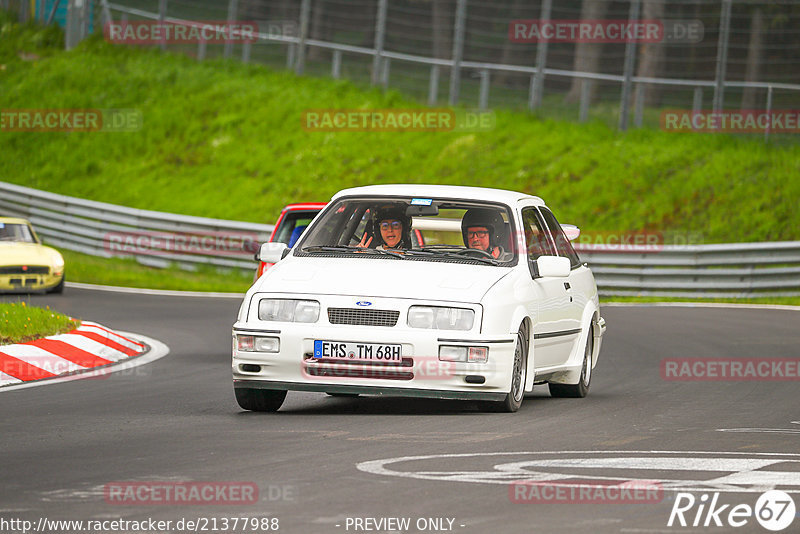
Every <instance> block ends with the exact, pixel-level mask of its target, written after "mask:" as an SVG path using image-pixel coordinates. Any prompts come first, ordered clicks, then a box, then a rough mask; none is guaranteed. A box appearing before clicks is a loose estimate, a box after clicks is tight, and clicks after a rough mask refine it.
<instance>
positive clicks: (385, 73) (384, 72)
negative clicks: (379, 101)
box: [381, 57, 392, 89]
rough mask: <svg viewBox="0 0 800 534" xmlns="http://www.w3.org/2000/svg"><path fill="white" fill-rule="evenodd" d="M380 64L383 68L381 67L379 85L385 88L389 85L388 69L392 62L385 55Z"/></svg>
mask: <svg viewBox="0 0 800 534" xmlns="http://www.w3.org/2000/svg"><path fill="white" fill-rule="evenodd" d="M382 64H383V68H382V69H381V86H383V88H384V89H386V88H387V87H389V69H390V67H391V64H392V62H391V60H389V58H388V57H385V58H383V61H382Z"/></svg>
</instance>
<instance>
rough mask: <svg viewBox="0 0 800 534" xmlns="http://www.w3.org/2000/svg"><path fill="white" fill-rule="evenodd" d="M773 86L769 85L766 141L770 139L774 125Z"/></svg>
mask: <svg viewBox="0 0 800 534" xmlns="http://www.w3.org/2000/svg"><path fill="white" fill-rule="evenodd" d="M771 115H772V86H771V85H770V86H769V87H767V117H769V121H767V127H766V128H764V142H765V143H766V142H767V141H769V134H770V128H771V127H772V117H771Z"/></svg>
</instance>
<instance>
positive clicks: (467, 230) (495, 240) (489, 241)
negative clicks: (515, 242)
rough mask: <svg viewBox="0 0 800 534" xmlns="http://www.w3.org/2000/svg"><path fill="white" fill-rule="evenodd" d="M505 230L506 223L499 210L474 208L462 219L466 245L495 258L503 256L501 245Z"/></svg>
mask: <svg viewBox="0 0 800 534" xmlns="http://www.w3.org/2000/svg"><path fill="white" fill-rule="evenodd" d="M504 230H505V223H504V222H503V218H502V217H501V216H500V214H499V213H498V212H497V210H493V209H488V208H472V209H470V210H467V212H466V213H465V214H464V218H463V219H461V235H462V237H463V238H464V245H466V246H467V247H469V248H474V249H478V250H482V251H484V252H486V253H487V254H491V255H492V257H493V258H499V257H500V256H501V255H503V252H504V251H503V247H502V246H501V245H500V243H501V242H502V235H503V232H504Z"/></svg>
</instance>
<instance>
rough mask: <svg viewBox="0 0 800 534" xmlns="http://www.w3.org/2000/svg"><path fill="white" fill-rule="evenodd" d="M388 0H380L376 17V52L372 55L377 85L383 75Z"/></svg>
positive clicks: (374, 77)
mask: <svg viewBox="0 0 800 534" xmlns="http://www.w3.org/2000/svg"><path fill="white" fill-rule="evenodd" d="M388 3H389V2H388V0H378V16H377V17H376V19H375V54H374V55H373V56H372V80H371V82H372V85H377V83H378V82H379V81H380V77H381V75H382V74H381V60H382V56H383V43H384V40H385V38H386V9H387V7H388Z"/></svg>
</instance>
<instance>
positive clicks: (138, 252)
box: [0, 182, 273, 270]
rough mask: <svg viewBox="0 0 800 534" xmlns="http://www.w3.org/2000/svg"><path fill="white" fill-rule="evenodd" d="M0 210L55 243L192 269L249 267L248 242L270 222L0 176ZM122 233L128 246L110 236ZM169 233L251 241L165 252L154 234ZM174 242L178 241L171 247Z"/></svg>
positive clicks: (266, 232)
mask: <svg viewBox="0 0 800 534" xmlns="http://www.w3.org/2000/svg"><path fill="white" fill-rule="evenodd" d="M0 215H6V216H11V217H23V218H25V219H28V220H30V221H31V223H33V225H34V228H35V229H36V231H37V233H39V234H40V235H41V236H43V237H44V238H45V240H46V241H47V243H48V244H51V245H54V246H56V247H61V248H65V249H67V250H74V251H76V252H82V253H84V254H91V255H92V256H101V257H106V258H108V257H112V256H113V257H127V258H135V259H136V261H138V262H139V263H141V264H143V265H148V266H152V267H162V268H163V267H167V266H169V265H170V264H171V263H172V262H175V263H177V265H178V266H179V267H181V268H183V269H187V270H195V269H196V268H197V266H198V265H201V264H205V265H214V266H216V267H224V268H238V269H247V270H252V269H254V268H255V266H256V263H255V261H254V260H253V250H254V248H253V247H255V246H257V244H258V243H263V242H264V241H266V240H267V239H269V236H270V234H271V233H272V228H273V226H272V225H268V224H256V223H248V222H239V221H225V220H221V219H209V218H205V217H194V216H189V215H176V214H172V213H162V212H158V211H149V210H141V209H134V208H127V207H123V206H118V205H115V204H107V203H104V202H96V201H93V200H84V199H81V198H74V197H68V196H64V195H58V194H55V193H49V192H46V191H40V190H37V189H31V188H29V187H22V186H19V185H14V184H9V183H5V182H0ZM125 236H128V237H129V238H130V241H129V245H128V246H126V245H125V242H124V241H119V242H116V241H114V239H115V238H117V239H119V238H122V237H125ZM137 236H144V237H145V238H146V241H147V243H148V245H153V244H157V243H160V244H161V245H162V247H161V248H158V247H155V248H154V247H152V246H148V247H145V246H144V245H142V246H141V247H140V246H139V245H137V241H136V237H137ZM169 236H195V237H196V236H206V237H207V238H210V239H214V238H222V239H225V238H227V239H228V241H230V240H231V239H233V240H234V241H236V240H238V241H242V240H244V239H251V240H252V242H253V243H252V245H253V247H250V248H248V249H247V250H241V251H239V252H238V253H237V252H236V251H231V250H220V248H218V247H217V246H216V243H213V244H211V246H210V247H204V246H203V242H202V241H198V245H199V246H196V247H191V251H192V253H180V252H170V251H169V250H168V249H167V247H164V246H163V245H165V244H166V241H165V240H164V239H161V240H159V239H158V238H163V237H169ZM228 241H226V242H228ZM187 243H188V242H187ZM173 244H174V242H173ZM177 248H180V247H173V249H177ZM185 249H186V248H185V247H184V248H183V250H185ZM127 251H132V252H130V253H128V252H127Z"/></svg>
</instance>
